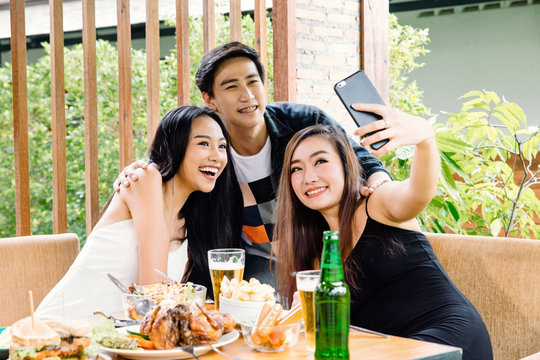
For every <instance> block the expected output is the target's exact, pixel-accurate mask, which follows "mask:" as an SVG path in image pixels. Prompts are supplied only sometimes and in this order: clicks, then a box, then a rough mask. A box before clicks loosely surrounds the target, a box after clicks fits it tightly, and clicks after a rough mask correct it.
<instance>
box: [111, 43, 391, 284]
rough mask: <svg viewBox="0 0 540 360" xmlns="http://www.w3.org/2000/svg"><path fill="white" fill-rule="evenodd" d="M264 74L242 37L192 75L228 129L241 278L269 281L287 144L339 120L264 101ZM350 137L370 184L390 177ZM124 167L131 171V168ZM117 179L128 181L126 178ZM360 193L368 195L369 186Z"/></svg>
mask: <svg viewBox="0 0 540 360" xmlns="http://www.w3.org/2000/svg"><path fill="white" fill-rule="evenodd" d="M264 79H265V70H264V67H263V65H262V64H261V62H260V60H259V54H258V53H257V52H256V51H255V50H254V49H253V48H251V47H248V46H246V45H244V44H242V43H240V42H231V43H228V44H224V45H221V46H218V47H217V48H214V49H213V50H211V51H210V52H208V53H207V54H206V55H204V56H203V58H202V59H201V61H200V63H199V69H198V70H197V74H196V76H195V81H196V83H197V86H198V87H199V90H200V91H201V93H202V97H203V99H204V102H205V104H206V105H207V106H208V107H210V108H211V109H213V110H215V111H217V112H218V113H219V114H220V115H221V118H222V119H223V122H224V123H225V126H226V128H227V130H228V132H229V134H230V141H231V145H232V149H231V153H232V160H233V162H234V168H235V171H236V176H237V178H238V181H239V183H240V188H241V190H242V196H243V203H244V215H243V222H242V224H243V239H244V241H245V243H246V268H245V272H244V278H246V279H249V278H251V277H257V278H258V279H259V280H260V281H261V282H265V283H270V284H272V285H273V284H274V280H273V277H272V276H271V274H270V271H269V258H270V251H271V243H270V241H271V239H272V230H273V225H274V206H275V202H276V194H277V186H278V182H279V176H280V174H281V167H282V165H283V154H284V150H285V146H286V145H287V143H288V141H289V140H290V138H291V137H292V136H293V135H294V134H295V133H296V132H297V131H299V130H300V129H303V128H305V127H307V126H310V125H315V124H334V125H337V126H339V125H338V124H337V123H336V122H335V121H334V120H333V119H331V118H330V117H329V116H328V115H327V114H325V113H324V112H323V111H321V110H320V109H318V108H316V107H314V106H307V105H302V104H296V103H288V102H279V103H271V104H267V103H266V96H265V88H264ZM349 140H350V141H351V144H352V145H353V146H354V149H355V152H356V155H357V157H358V160H359V161H360V162H361V164H362V167H363V171H364V178H365V179H367V185H368V187H370V188H375V187H377V186H378V185H380V184H381V183H382V182H384V181H387V180H390V176H389V174H388V173H387V172H386V170H385V169H384V167H383V166H382V164H381V162H380V161H379V160H377V159H376V158H375V157H373V156H371V155H370V154H369V152H368V151H367V150H366V149H365V148H364V147H361V146H359V145H358V144H357V143H355V142H354V141H353V140H352V139H349ZM126 170H127V171H126V173H130V172H132V169H130V168H128V169H126ZM121 176H122V175H121ZM132 179H133V180H136V177H135V178H132ZM119 180H121V182H120V183H122V184H124V185H127V186H129V182H128V181H127V180H126V179H124V178H122V177H121V178H120V179H119ZM364 194H365V195H369V190H368V189H366V190H365V193H364ZM188 237H189V234H188ZM321 237H322V234H321Z"/></svg>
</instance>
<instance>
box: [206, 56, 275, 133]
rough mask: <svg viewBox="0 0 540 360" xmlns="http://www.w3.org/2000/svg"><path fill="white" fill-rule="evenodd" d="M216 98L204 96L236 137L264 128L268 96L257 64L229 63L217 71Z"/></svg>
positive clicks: (239, 60)
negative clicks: (248, 130)
mask: <svg viewBox="0 0 540 360" xmlns="http://www.w3.org/2000/svg"><path fill="white" fill-rule="evenodd" d="M212 90H213V92H214V95H213V96H210V95H209V94H208V93H203V98H204V101H205V103H206V105H207V106H208V107H210V108H211V109H213V110H216V111H218V112H219V113H220V114H221V118H222V119H223V121H224V122H225V124H226V125H227V130H228V131H229V132H230V133H232V132H234V131H235V128H238V129H241V130H246V129H250V128H254V127H261V126H264V111H265V107H266V96H265V90H264V84H263V82H262V80H261V78H260V76H259V73H258V71H257V67H256V66H255V63H254V62H253V61H251V60H250V59H248V58H246V57H235V58H231V59H228V60H225V61H224V62H223V63H222V64H221V65H220V66H219V67H218V69H217V71H216V73H215V77H214V85H213V87H212Z"/></svg>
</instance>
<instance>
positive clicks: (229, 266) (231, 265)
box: [208, 261, 244, 270]
mask: <svg viewBox="0 0 540 360" xmlns="http://www.w3.org/2000/svg"><path fill="white" fill-rule="evenodd" d="M208 268H210V269H211V270H238V269H243V268H244V264H242V263H241V262H232V261H229V262H225V263H224V262H219V261H210V263H209V264H208Z"/></svg>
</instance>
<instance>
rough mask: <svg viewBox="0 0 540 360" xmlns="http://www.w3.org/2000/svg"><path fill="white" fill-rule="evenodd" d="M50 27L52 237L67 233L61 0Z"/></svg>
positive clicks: (53, 0)
mask: <svg viewBox="0 0 540 360" xmlns="http://www.w3.org/2000/svg"><path fill="white" fill-rule="evenodd" d="M49 11H50V23H51V116H52V151H53V154H52V157H53V233H55V234H60V233H65V232H67V215H66V209H67V208H66V192H67V187H66V115H65V97H64V31H63V24H62V21H63V14H62V0H49Z"/></svg>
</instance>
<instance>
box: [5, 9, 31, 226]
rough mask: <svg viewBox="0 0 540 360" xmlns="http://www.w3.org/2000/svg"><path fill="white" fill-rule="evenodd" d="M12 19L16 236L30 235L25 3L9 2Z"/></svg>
mask: <svg viewBox="0 0 540 360" xmlns="http://www.w3.org/2000/svg"><path fill="white" fill-rule="evenodd" d="M9 12H10V19H11V63H12V67H11V79H12V86H13V87H12V91H13V147H14V152H15V153H14V158H15V159H14V160H15V217H16V222H17V224H16V228H17V236H25V235H30V174H29V165H28V101H27V97H28V91H27V85H26V33H25V29H24V24H25V21H24V0H11V1H10V2H9Z"/></svg>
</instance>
